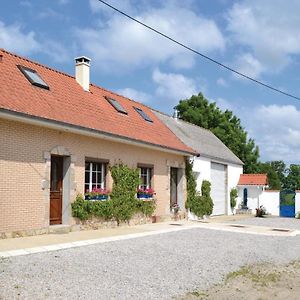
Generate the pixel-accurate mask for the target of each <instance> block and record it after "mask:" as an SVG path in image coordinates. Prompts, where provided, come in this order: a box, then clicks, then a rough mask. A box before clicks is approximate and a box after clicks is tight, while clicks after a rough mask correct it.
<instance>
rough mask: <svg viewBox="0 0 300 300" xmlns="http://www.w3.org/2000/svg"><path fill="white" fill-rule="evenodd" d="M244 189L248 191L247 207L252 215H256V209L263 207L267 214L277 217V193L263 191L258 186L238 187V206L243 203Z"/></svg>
mask: <svg viewBox="0 0 300 300" xmlns="http://www.w3.org/2000/svg"><path fill="white" fill-rule="evenodd" d="M244 188H247V189H248V203H247V206H248V208H249V209H251V210H252V214H255V213H256V208H258V207H260V206H261V205H263V206H264V207H265V208H266V210H267V213H270V214H271V215H273V216H279V209H280V207H279V205H280V199H279V191H264V190H263V188H262V187H258V186H240V187H239V188H238V206H240V205H241V204H242V203H243V196H244Z"/></svg>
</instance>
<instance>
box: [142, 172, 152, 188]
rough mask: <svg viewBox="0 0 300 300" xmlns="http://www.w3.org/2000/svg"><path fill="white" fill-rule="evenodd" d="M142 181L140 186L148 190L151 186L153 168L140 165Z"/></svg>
mask: <svg viewBox="0 0 300 300" xmlns="http://www.w3.org/2000/svg"><path fill="white" fill-rule="evenodd" d="M139 170H140V178H141V183H140V186H139V188H140V189H143V190H146V189H150V188H151V178H152V168H148V167H140V168H139Z"/></svg>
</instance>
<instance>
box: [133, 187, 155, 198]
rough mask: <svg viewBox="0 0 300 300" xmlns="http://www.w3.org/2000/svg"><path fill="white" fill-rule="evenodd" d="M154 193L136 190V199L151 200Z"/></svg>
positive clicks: (148, 190)
mask: <svg viewBox="0 0 300 300" xmlns="http://www.w3.org/2000/svg"><path fill="white" fill-rule="evenodd" d="M153 195H155V192H154V190H153V189H151V188H149V189H145V190H144V189H138V190H137V198H138V199H152V198H153Z"/></svg>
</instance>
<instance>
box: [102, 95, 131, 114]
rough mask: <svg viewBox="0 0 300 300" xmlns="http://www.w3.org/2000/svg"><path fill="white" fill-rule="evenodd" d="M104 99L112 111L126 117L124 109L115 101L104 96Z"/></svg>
mask: <svg viewBox="0 0 300 300" xmlns="http://www.w3.org/2000/svg"><path fill="white" fill-rule="evenodd" d="M105 99H106V100H107V101H108V102H109V103H110V104H111V105H112V106H113V107H114V109H115V110H116V111H118V112H120V113H122V114H125V115H127V114H128V113H127V111H126V110H125V108H124V107H123V106H122V105H121V104H120V103H119V102H118V101H117V100H115V99H112V98H109V97H107V96H105Z"/></svg>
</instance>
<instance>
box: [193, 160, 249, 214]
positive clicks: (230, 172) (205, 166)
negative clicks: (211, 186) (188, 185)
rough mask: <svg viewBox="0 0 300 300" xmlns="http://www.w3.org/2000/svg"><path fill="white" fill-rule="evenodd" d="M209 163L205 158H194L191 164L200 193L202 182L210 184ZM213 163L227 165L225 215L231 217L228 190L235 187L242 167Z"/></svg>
mask: <svg viewBox="0 0 300 300" xmlns="http://www.w3.org/2000/svg"><path fill="white" fill-rule="evenodd" d="M211 162H212V160H211V159H210V158H207V157H203V156H201V157H195V158H194V164H193V171H194V173H195V177H196V182H197V190H198V191H199V192H200V191H201V185H202V181H203V180H209V181H210V182H211ZM213 162H216V163H220V164H225V165H227V205H226V208H227V209H226V210H227V214H229V215H231V214H232V211H231V208H230V190H231V189H232V188H235V187H237V184H238V181H239V178H240V174H242V173H243V166H241V165H235V164H229V163H227V164H226V163H224V162H221V161H215V160H213Z"/></svg>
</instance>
